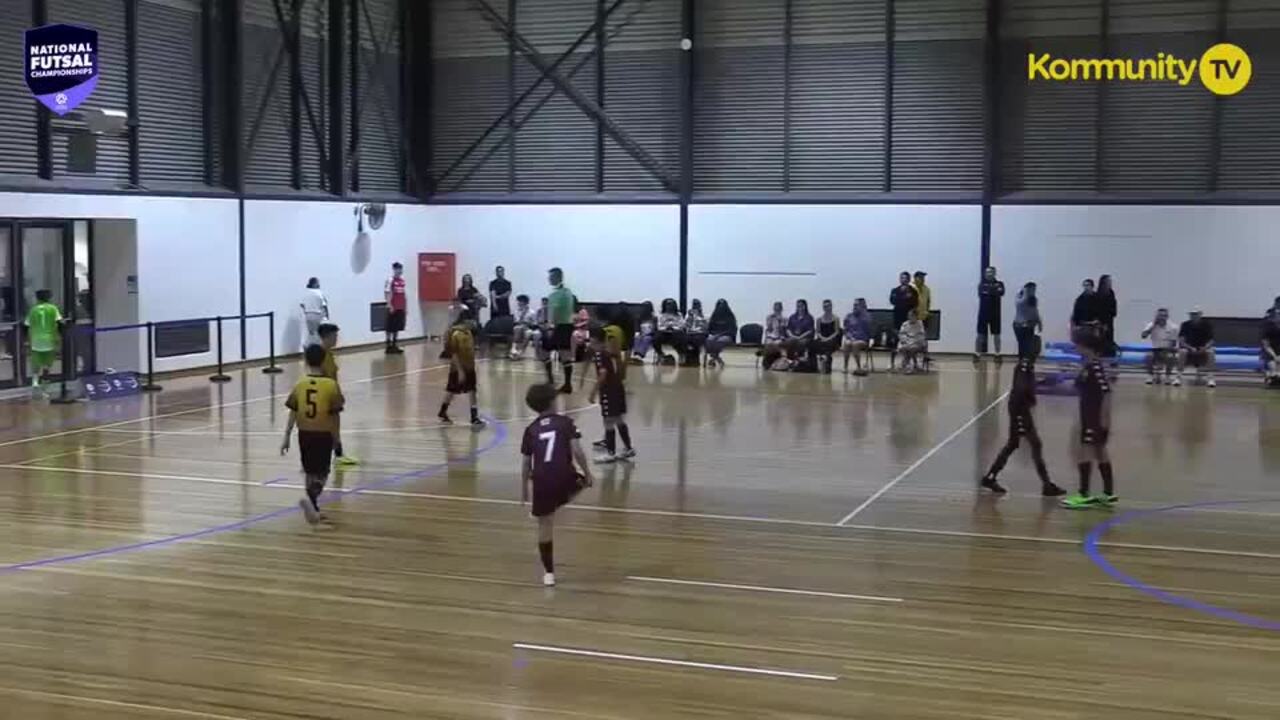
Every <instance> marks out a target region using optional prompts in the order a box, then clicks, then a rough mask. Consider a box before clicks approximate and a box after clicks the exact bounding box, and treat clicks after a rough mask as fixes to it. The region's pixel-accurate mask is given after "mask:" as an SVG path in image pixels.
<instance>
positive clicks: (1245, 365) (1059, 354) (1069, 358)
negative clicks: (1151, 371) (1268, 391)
mask: <svg viewBox="0 0 1280 720" xmlns="http://www.w3.org/2000/svg"><path fill="white" fill-rule="evenodd" d="M1060 344H1061V343H1053V344H1051V345H1050V349H1049V351H1048V352H1046V353H1045V354H1044V355H1043V356H1041V359H1042V360H1044V361H1046V362H1069V363H1078V362H1080V355H1079V354H1078V353H1076V352H1068V351H1064V350H1061V349H1059V348H1057V347H1055V346H1057V345H1060ZM1149 349H1150V348H1148V350H1149ZM1118 359H1119V361H1120V364H1121V365H1125V366H1135V367H1142V366H1144V365H1146V364H1147V352H1145V351H1143V352H1135V351H1132V350H1125V351H1123V352H1121V353H1120V357H1119V358H1118ZM1217 360H1218V369H1219V370H1262V362H1261V361H1260V360H1259V359H1258V351H1257V349H1256V348H1255V349H1252V350H1251V354H1250V355H1233V354H1228V355H1224V354H1223V353H1222V351H1221V349H1219V351H1218V357H1217Z"/></svg>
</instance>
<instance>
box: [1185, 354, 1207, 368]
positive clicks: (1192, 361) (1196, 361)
mask: <svg viewBox="0 0 1280 720" xmlns="http://www.w3.org/2000/svg"><path fill="white" fill-rule="evenodd" d="M1187 364H1188V365H1190V366H1191V367H1195V368H1198V367H1204V366H1205V365H1208V364H1209V351H1208V350H1187Z"/></svg>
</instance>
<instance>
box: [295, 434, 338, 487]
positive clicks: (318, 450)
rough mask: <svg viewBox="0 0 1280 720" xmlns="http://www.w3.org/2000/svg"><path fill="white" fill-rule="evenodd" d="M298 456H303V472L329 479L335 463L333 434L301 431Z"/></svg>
mask: <svg viewBox="0 0 1280 720" xmlns="http://www.w3.org/2000/svg"><path fill="white" fill-rule="evenodd" d="M298 454H299V455H301V456H302V472H304V473H306V474H307V475H319V476H320V477H327V476H328V475H329V468H330V467H331V463H332V462H333V433H331V432H322V431H319V430H299V431H298Z"/></svg>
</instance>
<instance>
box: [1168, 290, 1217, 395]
mask: <svg viewBox="0 0 1280 720" xmlns="http://www.w3.org/2000/svg"><path fill="white" fill-rule="evenodd" d="M1216 362H1217V356H1216V354H1215V353H1214V351H1213V323H1211V322H1209V321H1208V320H1206V319H1205V317H1204V312H1203V311H1201V310H1200V308H1198V307H1196V308H1192V309H1191V312H1190V313H1189V314H1188V319H1187V320H1185V321H1184V322H1183V323H1182V325H1181V327H1179V328H1178V383H1177V384H1181V382H1182V371H1183V370H1184V369H1185V368H1186V367H1187V365H1188V364H1190V365H1191V366H1192V367H1194V368H1195V369H1196V380H1197V381H1199V380H1200V373H1201V372H1203V373H1205V375H1206V377H1205V384H1206V385H1208V386H1209V387H1215V386H1217V384H1218V383H1217V382H1215V381H1214V379H1213V369H1214V367H1215V365H1216Z"/></svg>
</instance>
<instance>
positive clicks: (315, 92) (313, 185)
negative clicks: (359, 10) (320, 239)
mask: <svg viewBox="0 0 1280 720" xmlns="http://www.w3.org/2000/svg"><path fill="white" fill-rule="evenodd" d="M328 33H329V4H328V3H327V2H325V1H324V0H308V2H306V3H305V4H304V5H303V8H302V67H301V70H302V86H303V87H304V88H306V90H307V97H308V99H309V100H310V102H311V110H312V113H313V114H314V115H315V120H316V125H317V126H318V127H319V129H320V144H321V145H323V146H324V151H325V153H326V154H327V153H328V152H329V135H328V133H329V104H328V98H329V90H330V88H329V43H328V39H329V36H328ZM348 67H349V65H348ZM299 112H300V113H301V115H300V116H299V118H298V119H299V120H300V121H301V122H302V147H301V150H302V187H304V188H307V189H311V190H321V189H326V187H325V184H326V182H327V178H326V168H325V167H324V163H322V162H321V161H320V158H321V153H320V148H319V147H318V146H317V145H316V138H315V133H314V132H313V131H312V128H311V122H310V121H309V120H308V118H307V110H306V106H305V105H301V106H300V107H299ZM344 127H345V126H344Z"/></svg>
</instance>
